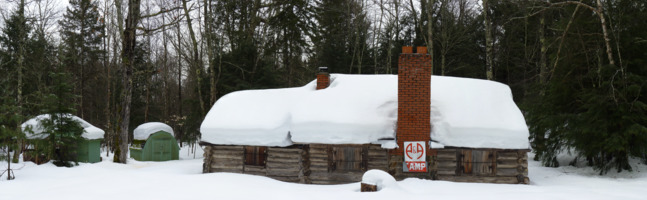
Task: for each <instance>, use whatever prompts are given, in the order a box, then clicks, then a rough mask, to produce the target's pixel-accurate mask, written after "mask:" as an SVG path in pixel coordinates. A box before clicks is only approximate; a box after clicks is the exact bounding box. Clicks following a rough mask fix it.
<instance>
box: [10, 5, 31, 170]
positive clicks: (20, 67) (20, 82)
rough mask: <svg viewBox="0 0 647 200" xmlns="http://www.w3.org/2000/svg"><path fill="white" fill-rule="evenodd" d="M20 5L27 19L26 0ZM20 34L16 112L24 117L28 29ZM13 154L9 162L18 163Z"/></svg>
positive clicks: (22, 29)
mask: <svg viewBox="0 0 647 200" xmlns="http://www.w3.org/2000/svg"><path fill="white" fill-rule="evenodd" d="M18 6H19V8H18V13H19V15H20V19H21V20H25V0H20V5H18ZM20 24H21V25H26V24H27V22H21V23H20ZM18 34H19V36H18V37H19V40H20V41H19V45H18V61H17V62H16V64H17V67H18V69H17V71H18V73H17V74H16V76H17V77H16V78H17V79H18V80H17V81H18V84H17V85H16V106H17V113H16V114H17V115H18V116H20V117H22V107H23V102H22V101H23V95H22V87H23V80H22V79H23V70H24V69H25V66H24V65H25V53H26V51H25V48H26V46H25V45H26V44H25V43H26V42H27V41H25V38H26V37H27V30H26V29H25V27H24V26H21V28H20V30H19V33H18ZM20 124H21V123H20V121H19V120H17V124H16V129H17V131H22V130H21V128H20ZM16 143H17V144H20V143H21V141H20V140H18V141H16ZM16 151H17V150H16ZM7 153H9V152H7ZM13 155H14V156H13V159H11V160H9V159H7V162H8V163H10V162H15V163H18V156H19V153H16V152H14V154H13ZM9 169H11V168H9ZM9 177H11V176H9Z"/></svg>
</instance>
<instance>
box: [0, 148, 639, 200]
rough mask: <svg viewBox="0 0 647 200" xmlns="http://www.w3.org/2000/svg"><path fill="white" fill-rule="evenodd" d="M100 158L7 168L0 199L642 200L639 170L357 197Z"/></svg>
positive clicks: (417, 187) (431, 186) (545, 171)
mask: <svg viewBox="0 0 647 200" xmlns="http://www.w3.org/2000/svg"><path fill="white" fill-rule="evenodd" d="M185 148H186V146H185ZM183 149H184V148H183ZM180 152H183V150H181V151H180ZM196 153H197V152H196ZM101 155H102V156H103V161H102V162H99V163H94V164H90V163H79V166H76V167H72V168H66V167H56V166H54V165H53V164H51V163H47V164H43V165H36V164H34V163H32V162H22V159H21V160H20V163H18V164H13V163H12V164H11V166H12V168H14V167H15V168H14V171H13V172H15V175H16V179H15V180H12V181H7V180H6V173H5V174H4V175H3V176H0V192H1V193H2V197H1V198H0V199H2V200H47V199H59V198H58V197H61V199H63V198H65V200H87V199H92V200H115V199H119V200H122V199H124V200H127V199H156V200H158V199H159V200H166V199H168V200H177V199H280V200H303V199H308V200H333V199H343V200H345V199H353V200H359V199H371V200H394V199H429V198H431V197H433V198H432V199H443V200H444V199H451V200H474V199H478V200H519V199H523V200H546V199H550V200H574V199H575V200H578V199H587V200H589V199H593V200H615V199H618V200H645V188H647V166H646V165H644V164H639V165H632V167H633V169H634V171H633V172H627V171H623V172H622V173H620V174H616V175H617V176H614V175H606V176H600V175H598V173H597V172H595V170H593V169H592V168H591V167H584V168H574V167H558V168H551V167H541V166H540V163H539V162H537V161H533V160H532V159H529V160H528V171H529V174H528V175H529V177H530V185H519V184H486V183H456V182H449V181H438V180H424V179H418V178H408V179H405V180H402V181H398V182H397V187H388V186H387V187H386V188H384V189H383V190H381V191H380V192H359V191H360V186H359V184H358V183H351V184H340V185H314V184H295V183H286V182H281V181H278V180H273V179H270V178H267V177H262V176H254V175H248V174H238V173H224V172H222V173H208V174H203V173H202V164H203V163H204V162H203V160H202V159H201V158H196V159H189V160H184V159H182V160H173V161H167V162H140V161H136V160H133V159H128V164H119V163H113V162H112V154H110V156H105V152H103V153H102V154H101ZM180 155H181V156H182V155H183V154H180ZM198 155H200V154H198ZM529 157H531V156H529ZM636 163H638V162H636ZM0 166H3V168H4V167H6V166H7V163H6V162H5V161H0ZM611 173H614V172H613V170H612V172H610V174H611ZM115 191H120V192H115ZM124 194H126V195H124Z"/></svg>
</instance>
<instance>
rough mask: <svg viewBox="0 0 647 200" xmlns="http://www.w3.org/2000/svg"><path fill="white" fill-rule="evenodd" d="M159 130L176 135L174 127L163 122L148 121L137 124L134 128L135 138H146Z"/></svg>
mask: <svg viewBox="0 0 647 200" xmlns="http://www.w3.org/2000/svg"><path fill="white" fill-rule="evenodd" d="M158 131H165V132H168V133H170V134H171V135H173V136H175V134H174V133H173V128H171V127H170V126H169V125H166V124H165V123H162V122H148V123H143V124H141V125H139V126H137V128H135V130H133V139H135V140H146V139H148V137H150V136H151V135H152V134H153V133H157V132H158Z"/></svg>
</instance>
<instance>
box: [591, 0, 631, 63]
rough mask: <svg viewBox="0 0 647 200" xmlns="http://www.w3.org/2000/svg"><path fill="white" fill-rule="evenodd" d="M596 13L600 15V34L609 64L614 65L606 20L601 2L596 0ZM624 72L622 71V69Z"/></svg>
mask: <svg viewBox="0 0 647 200" xmlns="http://www.w3.org/2000/svg"><path fill="white" fill-rule="evenodd" d="M596 2H597V6H598V7H597V13H598V17H600V24H601V25H602V34H603V35H604V45H605V46H606V48H607V58H608V59H609V64H610V65H616V61H615V59H613V52H612V50H611V39H610V38H609V32H608V31H607V21H606V19H605V18H604V10H603V8H602V2H600V0H597V1H596ZM622 72H623V73H624V71H622Z"/></svg>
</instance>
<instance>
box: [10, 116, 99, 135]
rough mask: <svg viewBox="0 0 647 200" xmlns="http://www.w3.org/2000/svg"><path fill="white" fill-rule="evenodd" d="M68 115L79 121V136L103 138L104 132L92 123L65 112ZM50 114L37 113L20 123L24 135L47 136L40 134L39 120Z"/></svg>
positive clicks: (41, 130)
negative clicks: (28, 128)
mask: <svg viewBox="0 0 647 200" xmlns="http://www.w3.org/2000/svg"><path fill="white" fill-rule="evenodd" d="M65 115H67V116H68V117H72V119H73V120H75V121H77V122H79V125H81V127H83V134H82V135H81V137H83V138H85V139H88V140H94V139H103V135H104V134H105V132H104V131H103V130H101V129H99V128H97V127H95V126H93V125H92V124H90V123H88V122H87V121H85V120H83V119H81V118H79V117H77V116H74V115H72V114H65ZM49 118H50V115H49V114H43V115H38V116H36V117H34V118H31V119H29V120H27V121H26V122H25V123H22V125H21V128H22V130H23V132H25V136H26V137H27V138H28V139H45V138H47V136H48V135H46V134H41V133H43V131H44V130H43V127H42V126H41V121H43V120H46V119H49ZM27 127H31V132H30V131H26V129H27Z"/></svg>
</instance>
